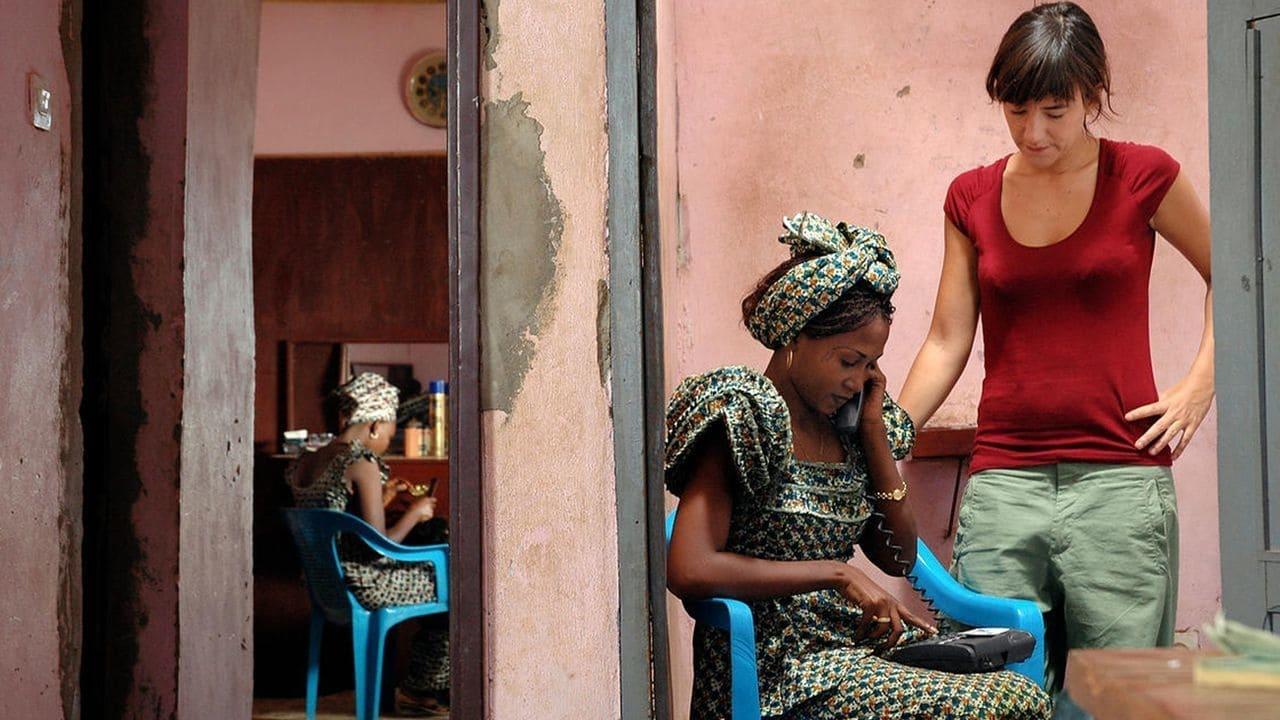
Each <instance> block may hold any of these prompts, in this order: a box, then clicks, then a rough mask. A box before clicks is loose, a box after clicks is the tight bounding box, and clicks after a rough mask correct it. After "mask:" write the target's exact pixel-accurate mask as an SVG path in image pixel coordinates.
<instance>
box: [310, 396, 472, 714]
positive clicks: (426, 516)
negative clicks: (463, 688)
mask: <svg viewBox="0 0 1280 720" xmlns="http://www.w3.org/2000/svg"><path fill="white" fill-rule="evenodd" d="M334 396H335V398H336V400H337V402H338V414H339V418H340V425H341V433H340V434H339V435H338V437H337V439H335V440H334V441H333V442H331V443H330V444H328V445H326V446H325V447H323V448H321V449H319V450H317V451H315V452H308V453H304V454H303V455H302V457H300V458H299V459H298V460H296V461H295V462H294V463H293V464H292V465H291V466H290V467H289V473H288V479H289V487H290V488H291V489H292V490H293V497H294V501H295V502H296V503H297V505H298V506H299V507H304V508H324V509H330V510H340V511H343V512H352V513H355V514H356V515H359V516H360V517H361V518H363V519H364V521H365V522H367V523H369V524H370V525H372V526H373V527H374V528H376V529H377V531H378V532H380V533H382V534H383V535H386V536H387V537H388V538H390V539H391V540H393V541H395V542H403V541H404V539H405V538H406V537H408V536H409V534H410V533H412V532H414V531H415V529H416V528H418V527H419V525H420V524H424V523H427V522H428V521H430V520H431V519H432V517H434V515H435V506H436V500H435V498H433V497H430V496H426V497H422V498H418V499H417V500H415V501H414V502H413V503H412V504H410V505H409V506H408V508H407V509H406V510H405V511H404V513H403V514H402V515H400V517H399V518H398V519H396V520H395V522H394V524H393V525H391V527H390V528H388V527H387V521H388V517H389V507H390V506H391V505H392V502H393V501H394V500H395V499H396V497H397V494H398V492H399V491H400V490H402V489H405V488H404V487H403V486H402V485H401V484H399V483H396V482H388V479H387V466H386V464H385V463H383V461H382V457H381V456H382V453H384V452H386V451H387V446H388V445H389V444H390V442H391V436H392V435H394V434H395V430H396V410H397V408H398V407H399V399H400V393H399V391H398V390H396V388H395V387H394V386H392V385H391V384H390V383H388V382H387V381H386V380H385V379H384V378H383V377H382V376H380V375H376V374H374V373H363V374H361V375H358V376H356V377H355V378H353V379H352V380H351V381H349V382H347V383H346V384H345V385H342V386H341V387H339V388H338V389H337V390H335V391H334ZM390 515H391V516H394V513H390ZM437 525H438V524H437ZM414 534H415V536H416V535H418V534H419V533H414ZM436 540H437V541H443V538H436ZM338 555H339V557H340V558H341V559H342V569H343V571H344V573H345V574H346V579H347V584H348V585H349V586H350V588H351V593H352V594H353V595H355V597H356V600H358V601H359V602H360V604H361V605H362V606H364V607H365V608H366V609H368V610H377V609H380V608H384V607H389V606H392V605H416V604H419V603H425V602H432V601H434V600H435V597H436V580H435V567H434V566H433V565H432V564H431V563H403V562H399V561H396V560H392V559H390V558H386V557H383V556H382V555H379V554H378V553H377V552H375V551H374V550H372V549H371V548H370V547H369V546H368V545H365V544H364V542H362V541H361V540H360V539H359V538H355V537H346V536H344V537H341V538H340V539H339V542H338ZM438 617H443V616H438ZM438 617H437V618H428V619H426V620H424V621H423V624H422V626H421V629H420V630H419V631H418V633H417V634H416V635H415V637H414V639H413V645H412V646H411V651H410V659H409V668H408V672H407V673H406V674H405V677H404V680H403V681H402V682H401V683H400V687H399V688H398V689H397V690H396V697H395V706H396V712H397V714H399V715H411V716H419V717H448V714H449V707H448V703H449V628H448V623H447V622H442V621H441V620H439V619H438Z"/></svg>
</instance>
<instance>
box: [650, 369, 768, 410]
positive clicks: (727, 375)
mask: <svg viewBox="0 0 1280 720" xmlns="http://www.w3.org/2000/svg"><path fill="white" fill-rule="evenodd" d="M733 394H744V395H752V396H758V397H761V398H762V399H771V398H776V399H777V400H779V401H781V400H782V396H781V395H779V394H778V389H777V388H775V387H774V386H773V381H772V380H770V379H769V378H767V377H765V376H764V374H763V373H761V372H760V371H759V370H756V369H755V368H750V367H747V366H745V365H726V366H724V367H719V368H716V369H714V370H709V371H707V372H704V373H701V374H699V375H690V376H689V377H687V378H685V379H684V380H682V381H680V384H679V385H678V386H677V387H676V390H675V393H674V394H673V395H672V401H673V402H674V401H676V400H677V399H688V400H698V399H700V398H704V397H706V396H708V395H733Z"/></svg>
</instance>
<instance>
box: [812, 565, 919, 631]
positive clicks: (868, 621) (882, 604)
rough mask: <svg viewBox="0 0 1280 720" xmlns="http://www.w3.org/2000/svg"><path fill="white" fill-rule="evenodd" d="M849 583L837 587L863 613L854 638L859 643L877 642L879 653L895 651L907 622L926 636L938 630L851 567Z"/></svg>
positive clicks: (848, 576) (865, 575)
mask: <svg viewBox="0 0 1280 720" xmlns="http://www.w3.org/2000/svg"><path fill="white" fill-rule="evenodd" d="M848 568H849V572H848V574H847V575H846V577H847V578H848V580H847V582H845V583H844V584H843V585H841V586H840V587H838V588H837V590H838V592H839V593H840V594H841V595H843V596H844V598H845V599H846V600H848V601H849V602H851V603H853V604H854V605H856V606H857V607H858V608H859V609H860V610H862V617H861V619H860V620H859V621H858V627H857V629H856V631H855V632H854V637H855V638H856V639H857V640H859V641H862V640H866V639H873V640H878V641H879V643H878V645H879V650H881V651H884V650H888V649H890V648H893V647H894V646H896V645H897V644H898V641H899V640H900V639H901V638H902V632H903V630H905V629H906V628H905V625H904V623H910V624H912V625H914V626H916V627H918V628H920V629H921V630H924V631H925V632H927V633H931V634H936V633H937V632H938V629H937V628H936V627H934V626H933V624H932V623H929V622H927V621H925V620H922V619H921V618H920V617H919V616H918V615H916V614H915V613H913V612H911V611H910V610H908V609H907V607H906V606H905V605H903V604H902V603H900V602H898V599H897V598H895V597H894V596H892V595H890V594H889V593H888V592H887V591H885V589H884V588H882V587H880V586H879V585H877V584H876V583H875V581H873V580H872V579H871V578H869V577H867V574H866V573H864V572H862V571H861V570H859V569H857V568H855V567H853V566H852V565H850V566H848Z"/></svg>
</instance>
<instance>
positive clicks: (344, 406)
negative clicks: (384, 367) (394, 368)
mask: <svg viewBox="0 0 1280 720" xmlns="http://www.w3.org/2000/svg"><path fill="white" fill-rule="evenodd" d="M333 393H334V395H336V396H337V397H338V408H339V410H340V411H341V412H342V414H343V415H345V416H347V424H349V425H356V424H359V423H371V422H379V421H384V422H395V421H396V409H397V408H398V407H399V405H400V391H399V390H397V389H396V387H395V386H394V385H392V384H391V383H389V382H387V380H386V378H384V377H382V376H381V375H378V374H377V373H370V372H367V373H360V374H359V375H357V376H355V377H354V378H351V379H350V380H348V381H347V382H346V383H344V384H342V385H339V386H338V389H336V390H334V391H333Z"/></svg>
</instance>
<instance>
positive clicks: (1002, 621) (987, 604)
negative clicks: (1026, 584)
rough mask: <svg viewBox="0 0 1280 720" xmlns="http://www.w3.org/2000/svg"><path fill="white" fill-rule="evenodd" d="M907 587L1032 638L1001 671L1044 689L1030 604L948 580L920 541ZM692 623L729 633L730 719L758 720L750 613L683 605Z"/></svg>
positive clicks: (730, 603)
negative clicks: (1026, 652) (1025, 652)
mask: <svg viewBox="0 0 1280 720" xmlns="http://www.w3.org/2000/svg"><path fill="white" fill-rule="evenodd" d="M676 512H677V511H676V510H672V511H671V513H670V514H669V515H667V545H668V547H670V544H671V531H672V530H673V529H674V528H675V526H676ZM907 579H908V580H910V581H911V585H912V586H913V587H914V588H915V589H916V591H917V592H919V593H920V594H921V595H922V596H923V597H924V598H925V599H926V600H928V601H929V602H930V603H932V604H933V607H934V608H936V609H937V610H938V611H939V612H940V613H942V614H943V615H946V616H947V617H949V618H951V619H952V620H953V621H955V622H958V623H961V624H963V625H968V626H971V627H1003V628H1011V629H1015V630H1025V631H1026V632H1028V633H1031V635H1032V636H1034V637H1035V639H1036V648H1035V650H1034V651H1032V653H1031V657H1029V658H1027V659H1026V660H1024V661H1022V662H1019V663H1010V664H1009V665H1007V666H1006V669H1007V670H1012V671H1013V672H1016V673H1021V674H1022V675H1026V676H1027V677H1029V678H1031V680H1032V681H1033V682H1035V683H1036V684H1037V685H1039V686H1041V687H1043V686H1044V618H1043V616H1042V615H1041V614H1040V609H1039V608H1038V607H1036V604H1035V603H1033V602H1031V601H1030V600H1011V599H1007V598H997V597H991V596H988V595H979V594H978V593H976V592H974V591H972V590H970V589H969V588H967V587H965V586H964V585H961V584H960V583H959V582H957V581H956V579H955V578H953V577H951V575H950V573H948V572H947V570H946V568H944V567H942V563H940V562H938V559H937V558H935V557H934V556H933V553H932V552H931V551H930V550H929V546H928V545H925V543H924V541H923V540H919V541H918V542H917V544H916V564H915V566H914V567H912V569H911V572H909V573H907ZM684 609H685V612H687V613H689V616H690V617H692V618H693V619H694V620H695V621H696V622H699V623H706V624H707V625H709V626H710V627H714V628H719V629H721V630H724V631H726V632H728V633H729V667H730V692H731V698H730V713H731V717H732V718H733V720H759V718H760V682H759V679H758V678H757V677H756V630H755V621H754V619H753V618H752V617H751V608H750V607H748V606H747V604H746V603H744V602H742V601H740V600H733V599H730V598H710V599H707V600H695V601H689V602H685V604H684Z"/></svg>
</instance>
